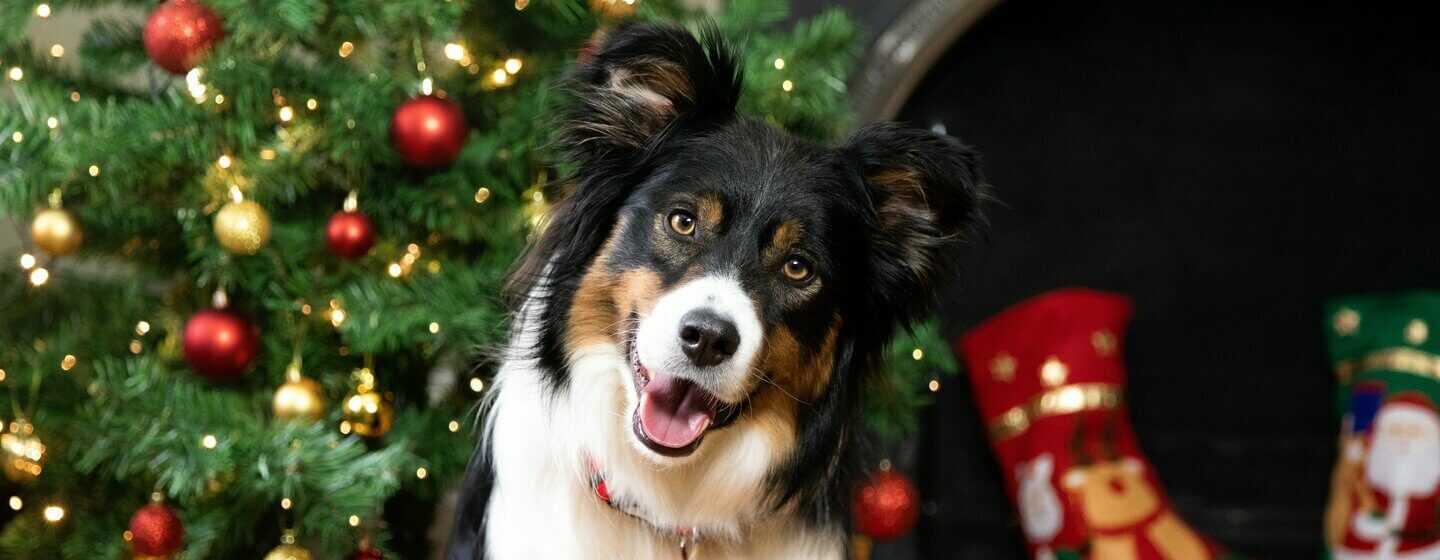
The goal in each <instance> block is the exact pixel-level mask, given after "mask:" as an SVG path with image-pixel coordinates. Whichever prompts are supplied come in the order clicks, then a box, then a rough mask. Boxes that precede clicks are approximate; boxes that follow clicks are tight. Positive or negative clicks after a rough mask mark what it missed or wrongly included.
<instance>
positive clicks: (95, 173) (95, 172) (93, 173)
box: [90, 165, 100, 177]
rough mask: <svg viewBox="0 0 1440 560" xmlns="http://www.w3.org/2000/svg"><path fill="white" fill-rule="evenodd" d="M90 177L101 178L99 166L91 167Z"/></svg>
mask: <svg viewBox="0 0 1440 560" xmlns="http://www.w3.org/2000/svg"><path fill="white" fill-rule="evenodd" d="M90 176H91V177H99V176H100V166H98V165H91V166H90Z"/></svg>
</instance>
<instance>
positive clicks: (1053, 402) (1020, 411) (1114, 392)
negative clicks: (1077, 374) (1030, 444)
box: [990, 383, 1125, 443]
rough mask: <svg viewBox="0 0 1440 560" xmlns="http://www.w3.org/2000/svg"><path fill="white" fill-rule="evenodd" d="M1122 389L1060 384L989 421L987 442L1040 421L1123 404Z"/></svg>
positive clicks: (1087, 384) (1092, 385)
mask: <svg viewBox="0 0 1440 560" xmlns="http://www.w3.org/2000/svg"><path fill="white" fill-rule="evenodd" d="M1124 398H1125V390H1124V389H1123V388H1122V387H1120V386H1119V385H1114V384H1111V383H1076V384H1073V385H1062V386H1060V387H1056V388H1054V389H1050V390H1048V391H1045V392H1044V393H1040V394H1039V395H1036V396H1035V397H1034V398H1032V399H1030V400H1029V401H1026V402H1025V403H1022V404H1019V405H1016V406H1014V407H1012V408H1011V409H1010V410H1007V411H1005V412H1004V413H1002V414H1000V415H999V416H996V417H995V418H994V419H993V420H991V421H990V441H992V442H994V443H1000V442H1001V441H1004V440H1007V439H1010V438H1012V437H1015V436H1018V435H1020V434H1023V433H1025V432H1026V431H1027V430H1029V429H1030V425H1031V424H1034V423H1035V421H1036V420H1039V419H1041V418H1048V417H1051V416H1062V415H1065V414H1074V413H1077V412H1086V411H1090V410H1110V409H1113V408H1116V407H1118V406H1120V404H1121V403H1122V402H1124Z"/></svg>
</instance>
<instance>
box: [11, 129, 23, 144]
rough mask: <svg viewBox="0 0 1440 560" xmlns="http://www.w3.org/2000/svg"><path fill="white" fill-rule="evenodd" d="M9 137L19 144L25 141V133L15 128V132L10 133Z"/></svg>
mask: <svg viewBox="0 0 1440 560" xmlns="http://www.w3.org/2000/svg"><path fill="white" fill-rule="evenodd" d="M10 139H11V140H14V141H15V143H16V144H19V143H21V142H24V141H25V133H23V132H20V131H18V130H17V131H15V134H11V135H10Z"/></svg>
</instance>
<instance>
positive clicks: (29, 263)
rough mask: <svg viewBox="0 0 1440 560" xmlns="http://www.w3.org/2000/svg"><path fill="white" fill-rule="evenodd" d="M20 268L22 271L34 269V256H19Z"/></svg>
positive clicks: (28, 254)
mask: <svg viewBox="0 0 1440 560" xmlns="http://www.w3.org/2000/svg"><path fill="white" fill-rule="evenodd" d="M20 268H21V269H23V270H30V269H32V268H35V255H32V254H30V253H25V254H23V255H20Z"/></svg>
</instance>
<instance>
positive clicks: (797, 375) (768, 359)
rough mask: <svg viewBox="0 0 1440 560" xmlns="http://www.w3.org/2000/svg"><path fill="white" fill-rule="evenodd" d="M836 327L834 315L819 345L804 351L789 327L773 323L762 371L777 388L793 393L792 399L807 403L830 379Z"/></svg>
mask: <svg viewBox="0 0 1440 560" xmlns="http://www.w3.org/2000/svg"><path fill="white" fill-rule="evenodd" d="M839 330H840V319H839V317H836V318H835V319H834V320H833V321H831V323H830V328H829V330H827V331H826V332H825V339H824V341H823V342H822V343H821V345H820V348H819V349H818V350H816V351H814V352H807V351H806V350H805V348H803V347H802V346H801V344H800V341H799V340H796V338H795V334H794V333H793V332H791V331H790V329H789V327H785V326H778V327H775V328H774V329H773V330H771V331H770V334H769V335H768V336H767V337H766V340H765V357H764V359H763V360H762V361H761V364H760V367H761V371H764V372H765V375H766V376H768V378H769V380H770V381H771V382H772V383H774V384H775V385H776V386H777V387H778V388H779V389H782V390H784V391H785V392H786V393H788V394H789V396H790V397H793V399H792V402H793V401H794V400H795V399H798V400H800V401H804V402H806V403H812V402H815V401H816V400H817V399H819V398H820V393H821V392H823V391H824V390H825V387H826V386H827V385H828V384H829V383H830V377H831V375H832V374H833V373H834V371H833V370H834V364H835V338H836V336H837V335H838V334H839ZM796 404H798V403H796Z"/></svg>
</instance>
